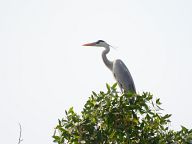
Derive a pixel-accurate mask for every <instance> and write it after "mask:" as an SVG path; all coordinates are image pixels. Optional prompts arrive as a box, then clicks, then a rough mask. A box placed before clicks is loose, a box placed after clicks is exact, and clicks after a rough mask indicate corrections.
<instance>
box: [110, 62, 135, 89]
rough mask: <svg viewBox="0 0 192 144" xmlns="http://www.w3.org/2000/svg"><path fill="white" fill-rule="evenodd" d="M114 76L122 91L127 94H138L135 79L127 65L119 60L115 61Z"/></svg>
mask: <svg viewBox="0 0 192 144" xmlns="http://www.w3.org/2000/svg"><path fill="white" fill-rule="evenodd" d="M113 74H114V76H115V79H116V80H117V83H118V84H119V86H120V88H121V89H122V88H123V89H124V91H125V92H128V91H131V92H134V93H136V89H135V84H134V81H133V78H132V76H131V74H130V72H129V70H128V68H127V67H126V65H125V64H124V63H123V62H122V61H121V60H119V59H118V60H115V61H114V64H113Z"/></svg>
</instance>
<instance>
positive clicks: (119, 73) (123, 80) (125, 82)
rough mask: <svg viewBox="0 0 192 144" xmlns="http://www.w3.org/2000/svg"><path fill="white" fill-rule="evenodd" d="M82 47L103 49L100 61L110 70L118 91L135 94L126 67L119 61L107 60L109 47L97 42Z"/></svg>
mask: <svg viewBox="0 0 192 144" xmlns="http://www.w3.org/2000/svg"><path fill="white" fill-rule="evenodd" d="M84 46H98V47H104V48H105V50H104V51H103V52H102V59H103V62H104V63H105V65H106V66H107V67H108V68H109V69H110V70H111V72H112V73H113V75H114V77H115V79H116V81H117V83H118V85H119V87H120V89H121V91H122V92H134V93H136V89H135V84H134V81H133V78H132V76H131V74H130V72H129V70H128V68H127V67H126V65H125V64H124V63H123V61H121V60H120V59H117V60H114V61H110V60H108V58H107V54H108V53H109V51H110V45H109V44H107V43H106V42H104V41H102V40H99V41H97V42H94V43H89V44H85V45H84Z"/></svg>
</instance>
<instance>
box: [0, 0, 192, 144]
mask: <svg viewBox="0 0 192 144" xmlns="http://www.w3.org/2000/svg"><path fill="white" fill-rule="evenodd" d="M98 39H103V40H105V41H106V42H108V43H109V44H111V45H113V46H115V47H117V50H111V52H110V54H109V56H108V57H109V59H110V60H113V59H115V58H120V59H122V60H123V61H124V63H125V64H126V65H127V67H128V69H129V70H130V72H131V74H132V76H133V79H134V81H135V85H136V89H137V92H138V93H142V92H143V91H149V92H151V93H153V94H154V96H155V97H157V98H160V99H161V101H162V103H163V105H162V107H163V108H164V109H165V111H164V112H165V113H170V114H173V115H172V117H171V120H172V123H171V128H173V129H176V130H178V129H179V127H180V125H184V126H186V127H188V128H192V114H191V110H192V105H191V101H192V92H191V90H192V84H191V81H192V75H191V74H192V64H191V63H192V40H191V39H192V1H190V0H161V1H154V0H145V1H143V0H134V1H131V0H118V1H115V0H92V1H90V0H81V1H77V0H76V1H75V0H70V1H67V0H33V1H32V0H31V1H29V0H17V1H15V0H1V1H0V98H1V100H0V114H1V119H0V137H1V138H0V143H1V144H13V143H14V144H15V143H17V142H18V137H19V125H18V123H21V125H22V129H23V131H22V138H23V139H24V141H23V142H22V144H34V143H35V144H37V143H38V144H48V143H53V142H52V141H53V139H52V135H53V131H54V127H55V126H56V124H57V120H58V118H62V117H64V115H65V112H64V111H65V110H66V109H68V108H69V107H71V106H73V107H74V109H75V111H77V112H80V111H81V110H82V108H83V105H84V104H85V102H86V100H87V99H88V97H89V96H90V94H91V92H92V91H95V92H99V91H100V90H106V88H105V84H106V83H109V84H113V83H114V82H115V80H114V79H113V76H112V74H111V72H110V71H109V70H108V69H107V68H106V67H105V65H104V64H103V61H102V59H101V52H102V50H103V49H102V48H95V47H89V48H88V47H82V46H81V45H82V44H84V43H87V42H94V41H96V40H98Z"/></svg>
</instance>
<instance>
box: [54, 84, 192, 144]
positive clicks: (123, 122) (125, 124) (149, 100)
mask: <svg viewBox="0 0 192 144" xmlns="http://www.w3.org/2000/svg"><path fill="white" fill-rule="evenodd" d="M116 85H117V84H114V85H113V86H109V85H108V84H107V92H102V91H101V92H100V93H98V94H97V93H95V92H92V95H91V96H90V97H89V99H88V101H87V102H86V104H85V105H84V108H83V110H82V112H81V114H80V115H79V114H77V113H75V112H74V110H73V107H71V108H70V109H69V110H68V111H65V113H66V116H65V118H63V119H60V120H58V125H57V126H56V128H55V133H54V135H53V139H54V142H56V143H58V144H64V143H70V144H83V143H86V144H109V143H111V144H167V143H178V144H183V143H192V130H189V129H187V128H185V127H184V126H182V127H181V130H180V131H173V130H170V129H169V124H170V120H169V118H170V116H171V115H170V114H163V113H162V111H163V109H162V108H161V107H160V106H161V102H160V99H156V100H153V95H152V94H150V93H148V92H146V93H143V94H142V95H139V94H133V93H125V94H120V93H118V92H117V90H116Z"/></svg>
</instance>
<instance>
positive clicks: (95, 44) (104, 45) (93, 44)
mask: <svg viewBox="0 0 192 144" xmlns="http://www.w3.org/2000/svg"><path fill="white" fill-rule="evenodd" d="M83 46H96V47H108V46H109V44H108V43H106V42H105V41H103V40H98V41H96V42H93V43H87V44H84V45H83Z"/></svg>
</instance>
